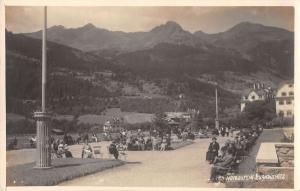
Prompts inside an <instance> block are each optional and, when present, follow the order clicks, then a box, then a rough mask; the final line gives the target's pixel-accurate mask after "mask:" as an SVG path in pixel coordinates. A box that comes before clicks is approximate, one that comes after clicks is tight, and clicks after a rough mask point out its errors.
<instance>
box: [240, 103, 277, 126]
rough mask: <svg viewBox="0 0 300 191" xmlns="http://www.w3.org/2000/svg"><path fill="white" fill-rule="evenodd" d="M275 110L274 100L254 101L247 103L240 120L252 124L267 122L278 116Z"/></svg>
mask: <svg viewBox="0 0 300 191" xmlns="http://www.w3.org/2000/svg"><path fill="white" fill-rule="evenodd" d="M275 110H276V109H275V102H274V101H270V102H269V101H254V102H252V103H249V104H247V105H246V107H245V111H244V113H243V114H242V115H241V116H240V120H244V121H245V122H246V121H248V123H251V124H253V123H254V124H257V123H263V124H265V123H266V122H268V121H271V120H272V119H273V118H274V117H276V114H275Z"/></svg>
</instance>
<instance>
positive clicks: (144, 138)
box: [115, 129, 171, 151]
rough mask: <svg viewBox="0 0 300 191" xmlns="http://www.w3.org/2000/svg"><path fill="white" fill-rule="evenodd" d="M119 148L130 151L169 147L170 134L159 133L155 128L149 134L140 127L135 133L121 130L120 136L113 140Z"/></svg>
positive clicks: (167, 148) (166, 148) (162, 149)
mask: <svg viewBox="0 0 300 191" xmlns="http://www.w3.org/2000/svg"><path fill="white" fill-rule="evenodd" d="M115 142H116V144H117V145H118V147H119V148H121V149H123V150H130V151H144V150H160V151H165V150H169V149H171V147H170V146H171V134H168V133H167V134H165V135H160V134H159V133H158V132H157V131H156V130H154V131H151V132H150V133H149V134H148V133H146V132H145V131H142V130H141V129H138V131H137V132H136V133H133V132H131V131H125V130H123V131H121V133H120V137H119V138H117V139H116V140H115Z"/></svg>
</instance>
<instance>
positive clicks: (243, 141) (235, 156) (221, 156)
mask: <svg viewBox="0 0 300 191" xmlns="http://www.w3.org/2000/svg"><path fill="white" fill-rule="evenodd" d="M262 131H263V129H262V127H261V126H255V127H252V128H247V129H242V130H240V131H239V133H237V134H236V136H235V137H234V139H233V140H230V139H228V140H227V141H226V142H225V144H224V146H222V147H221V148H220V145H219V143H218V142H217V138H216V137H213V138H212V142H211V143H210V145H209V148H208V151H207V155H206V160H207V161H209V163H210V164H212V165H213V166H212V168H211V175H210V179H209V182H216V181H218V180H217V177H218V176H219V175H224V173H227V172H228V171H231V170H234V169H233V168H236V167H237V164H238V163H240V162H241V161H242V160H243V158H244V156H247V154H248V153H249V151H250V149H251V147H252V146H253V145H254V144H255V141H256V139H257V138H258V136H259V134H260V133H261V132H262ZM225 132H226V131H225ZM229 133H230V132H229Z"/></svg>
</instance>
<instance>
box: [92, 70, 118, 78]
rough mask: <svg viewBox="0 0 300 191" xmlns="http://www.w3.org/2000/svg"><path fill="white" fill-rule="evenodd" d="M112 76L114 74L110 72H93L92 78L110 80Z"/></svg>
mask: <svg viewBox="0 0 300 191" xmlns="http://www.w3.org/2000/svg"><path fill="white" fill-rule="evenodd" d="M113 76H114V73H113V72H112V71H109V70H105V71H102V72H94V73H93V77H94V78H96V77H101V78H112V77H113Z"/></svg>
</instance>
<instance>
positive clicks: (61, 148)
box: [56, 144, 66, 158]
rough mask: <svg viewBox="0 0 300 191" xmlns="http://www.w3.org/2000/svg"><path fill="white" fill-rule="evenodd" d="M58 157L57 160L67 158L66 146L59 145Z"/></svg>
mask: <svg viewBox="0 0 300 191" xmlns="http://www.w3.org/2000/svg"><path fill="white" fill-rule="evenodd" d="M56 156H57V158H66V155H65V150H64V145H63V144H59V145H58V149H57V152H56Z"/></svg>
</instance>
